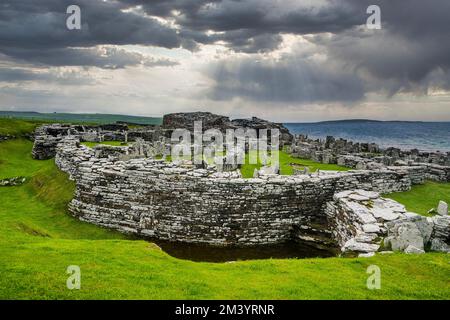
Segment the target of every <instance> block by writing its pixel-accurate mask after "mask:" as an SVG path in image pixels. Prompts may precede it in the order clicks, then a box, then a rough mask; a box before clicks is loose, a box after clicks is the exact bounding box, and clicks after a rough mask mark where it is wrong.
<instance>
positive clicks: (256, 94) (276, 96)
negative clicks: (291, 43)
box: [207, 57, 364, 103]
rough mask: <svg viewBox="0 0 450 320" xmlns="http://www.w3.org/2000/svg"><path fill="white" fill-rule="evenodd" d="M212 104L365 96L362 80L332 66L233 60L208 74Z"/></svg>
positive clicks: (350, 98) (296, 62)
mask: <svg viewBox="0 0 450 320" xmlns="http://www.w3.org/2000/svg"><path fill="white" fill-rule="evenodd" d="M207 73H208V75H209V76H210V77H211V78H212V79H214V80H215V85H214V86H213V87H212V88H210V89H208V91H207V95H208V96H209V97H210V98H211V99H213V100H229V99H233V98H235V97H242V98H245V99H249V100H253V101H261V102H262V101H268V102H306V103H309V102H330V101H345V102H352V101H356V100H360V99H361V98H362V97H363V96H364V88H363V86H362V84H361V80H360V79H359V78H358V77H355V76H354V74H352V73H348V72H346V70H344V69H341V68H340V67H336V66H333V65H329V64H319V63H316V62H313V61H308V60H306V59H305V60H302V59H295V60H294V58H293V57H288V58H285V59H282V60H280V61H277V62H275V63H273V62H271V61H264V60H263V61H255V60H253V59H244V60H237V61H234V60H230V61H226V62H223V63H221V64H218V65H215V66H212V67H210V68H209V69H208V71H207Z"/></svg>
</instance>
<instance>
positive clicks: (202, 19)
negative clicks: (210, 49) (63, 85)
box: [0, 0, 450, 102]
mask: <svg viewBox="0 0 450 320" xmlns="http://www.w3.org/2000/svg"><path fill="white" fill-rule="evenodd" d="M306 3H307V4H305V2H302V1H299V0H298V1H295V0H285V1H274V0H242V1H241V0H152V1H143V0H110V1H100V0H75V1H74V0H40V1H35V0H2V1H1V3H0V53H3V54H6V55H8V56H9V57H11V58H13V59H16V60H17V61H20V63H30V64H33V65H35V66H42V65H49V66H86V67H90V66H96V67H101V68H112V69H115V68H123V67H126V66H134V65H144V66H169V65H173V64H174V62H172V61H170V60H153V59H151V58H145V57H144V56H142V55H140V54H137V53H131V52H127V51H125V50H122V49H111V48H109V49H103V48H102V46H106V45H112V46H114V45H115V46H121V45H144V46H156V47H163V48H168V49H172V48H180V47H182V48H185V49H188V50H191V51H195V50H197V49H198V48H199V47H200V46H201V45H202V44H214V43H221V44H224V45H225V46H227V47H228V48H230V49H232V50H234V51H235V52H244V53H247V54H253V55H252V58H243V59H242V60H241V61H239V62H236V60H237V59H234V60H233V61H234V62H230V61H231V60H226V61H223V65H222V68H218V67H216V66H214V67H211V68H209V72H208V75H209V76H210V77H211V78H212V79H213V80H215V83H216V86H215V87H214V88H212V90H211V91H210V92H209V94H210V96H211V97H212V98H214V99H231V98H233V97H237V96H241V97H244V98H246V99H250V100H257V101H259V100H270V101H292V102H294V101H298V102H313V101H333V100H335V101H355V100H358V99H362V98H363V97H364V96H365V94H366V93H368V92H380V91H382V92H387V93H388V94H390V95H392V94H395V93H397V92H401V91H403V92H420V93H426V92H427V90H428V89H430V88H432V87H437V88H444V89H446V88H448V87H449V79H450V77H449V72H450V58H449V57H450V41H449V40H450V27H449V23H448V13H449V12H450V1H448V0H430V1H423V0H408V1H400V0H328V1H326V0H324V1H317V2H315V1H308V2H306ZM71 4H78V5H80V7H81V9H82V23H83V27H82V30H80V31H69V30H67V29H66V27H65V22H66V21H65V20H66V17H67V15H66V13H65V11H66V8H67V6H68V5H71ZM372 4H377V5H379V6H380V7H381V14H382V30H381V31H378V30H372V31H369V32H368V30H366V29H365V28H364V24H365V22H366V19H367V17H368V15H367V14H366V9H367V7H368V6H369V5H372ZM138 6H139V7H138ZM156 17H159V18H164V19H166V20H167V21H170V23H169V24H167V23H163V22H161V21H160V19H157V18H156ZM329 33H330V34H332V36H331V37H329V36H328V34H329ZM283 34H295V35H311V34H312V35H313V36H312V37H311V36H308V37H309V38H310V40H311V41H312V42H313V43H314V44H315V48H316V50H317V51H318V52H321V53H325V54H326V56H327V60H326V61H325V62H324V63H323V64H319V63H317V62H316V61H315V60H312V59H304V58H303V57H301V56H300V57H299V56H298V54H299V53H298V52H293V53H292V54H291V56H289V57H286V58H285V59H282V60H273V61H272V62H268V61H269V60H268V59H266V60H261V61H262V62H261V63H257V62H255V60H257V59H258V57H259V55H258V53H270V52H271V51H273V50H275V49H277V48H278V47H279V46H280V44H281V43H282V40H283V38H282V35H283ZM325 34H327V35H325ZM104 50H110V51H108V52H106V53H105V51H104ZM218 70H221V71H220V72H219V71H218Z"/></svg>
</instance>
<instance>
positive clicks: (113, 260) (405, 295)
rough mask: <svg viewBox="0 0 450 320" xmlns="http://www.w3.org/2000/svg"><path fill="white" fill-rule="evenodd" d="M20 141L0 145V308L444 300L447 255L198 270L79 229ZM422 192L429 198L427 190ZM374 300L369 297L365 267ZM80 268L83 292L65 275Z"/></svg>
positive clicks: (448, 288) (54, 177) (52, 173)
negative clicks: (81, 302) (373, 280)
mask: <svg viewBox="0 0 450 320" xmlns="http://www.w3.org/2000/svg"><path fill="white" fill-rule="evenodd" d="M31 147H32V144H31V142H29V141H25V140H20V139H19V140H13V141H7V142H2V143H0V176H2V177H12V176H17V175H21V176H26V177H28V182H27V183H26V184H24V185H22V186H18V187H0V200H1V201H0V242H1V246H0V275H1V276H0V299H449V298H450V282H449V281H448V279H449V278H450V255H448V254H438V253H427V254H424V255H405V254H393V255H378V256H375V257H373V258H369V259H365V258H326V259H324V258H317V259H285V260H271V259H269V260H258V261H241V262H235V263H195V262H191V261H186V260H179V259H175V258H173V257H170V256H169V255H167V254H166V253H164V252H163V251H161V250H160V249H159V248H158V247H156V246H155V245H154V244H152V243H149V242H146V241H142V240H133V239H130V238H127V237H126V236H124V235H122V234H120V233H117V232H114V231H110V230H107V229H104V228H100V227H97V226H94V225H91V224H88V223H84V222H80V221H78V220H77V219H75V218H73V217H71V216H70V215H69V214H68V213H67V210H66V206H67V203H68V201H70V199H71V198H72V195H73V191H74V183H73V182H71V181H69V180H68V179H67V176H66V175H65V174H64V173H62V172H60V171H59V170H58V169H57V168H56V166H55V165H54V163H53V161H52V160H48V161H36V160H33V159H32V158H31V156H30V155H29V154H30V151H31ZM425 188H435V185H433V184H428V185H426V186H425ZM373 264H375V265H377V266H379V267H380V268H381V290H368V289H367V288H366V280H367V278H368V276H369V275H368V274H366V270H367V267H368V266H369V265H373ZM69 265H78V266H80V268H81V289H80V290H69V289H67V288H66V279H67V277H68V274H66V269H67V267H68V266H69Z"/></svg>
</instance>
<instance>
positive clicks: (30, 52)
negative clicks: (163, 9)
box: [3, 47, 177, 69]
mask: <svg viewBox="0 0 450 320" xmlns="http://www.w3.org/2000/svg"><path fill="white" fill-rule="evenodd" d="M3 53H4V54H6V55H9V56H13V57H15V58H16V59H20V60H23V61H24V62H28V63H34V64H36V65H51V66H83V67H98V68H104V69H121V68H124V67H126V66H136V65H145V66H149V67H156V66H174V65H176V64H177V63H176V62H174V61H171V60H169V59H155V58H149V57H146V56H144V55H142V54H140V53H136V52H129V51H125V50H123V49H119V48H116V47H100V48H99V47H95V48H49V49H23V48H20V49H18V48H5V49H4V50H3Z"/></svg>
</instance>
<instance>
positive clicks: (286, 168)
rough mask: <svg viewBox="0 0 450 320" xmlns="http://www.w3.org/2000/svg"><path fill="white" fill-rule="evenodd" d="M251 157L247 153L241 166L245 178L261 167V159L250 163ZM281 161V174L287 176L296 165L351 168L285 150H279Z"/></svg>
mask: <svg viewBox="0 0 450 320" xmlns="http://www.w3.org/2000/svg"><path fill="white" fill-rule="evenodd" d="M249 158H250V156H249V154H246V158H245V164H244V165H242V166H241V173H242V176H243V177H244V178H252V177H253V173H254V172H255V169H260V168H261V162H260V161H259V159H258V163H257V164H250V161H249ZM279 162H280V174H282V175H287V176H289V175H292V174H294V167H297V168H299V169H303V168H305V167H308V168H309V170H310V172H316V171H317V170H333V171H348V170H350V169H349V168H346V167H342V166H338V165H336V164H323V163H319V162H315V161H312V160H308V159H301V158H294V157H292V156H291V155H290V154H288V153H286V152H284V151H280V152H279Z"/></svg>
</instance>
